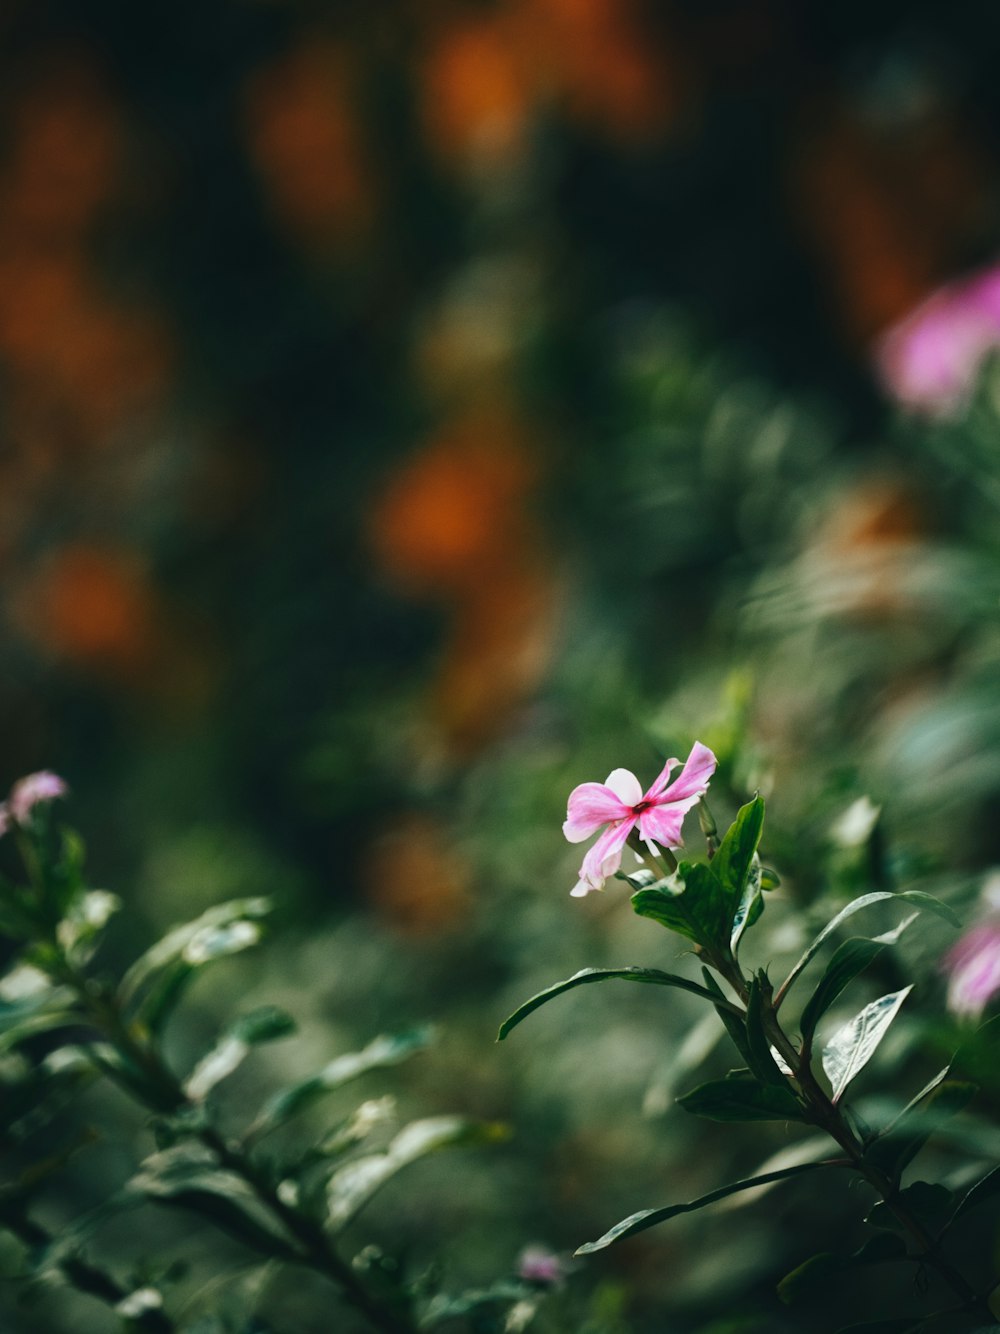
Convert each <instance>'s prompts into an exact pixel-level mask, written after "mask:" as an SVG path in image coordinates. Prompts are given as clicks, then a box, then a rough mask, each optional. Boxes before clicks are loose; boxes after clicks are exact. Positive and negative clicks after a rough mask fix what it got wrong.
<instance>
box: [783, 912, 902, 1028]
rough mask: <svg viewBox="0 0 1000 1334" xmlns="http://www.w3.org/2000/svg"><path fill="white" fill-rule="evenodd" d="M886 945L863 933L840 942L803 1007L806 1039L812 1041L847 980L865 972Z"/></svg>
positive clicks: (802, 1023) (802, 1025)
mask: <svg viewBox="0 0 1000 1334" xmlns="http://www.w3.org/2000/svg"><path fill="white" fill-rule="evenodd" d="M884 948H885V946H884V945H883V944H881V943H880V942H878V941H874V940H867V939H866V938H865V937H863V936H854V937H852V939H850V940H845V941H844V942H843V943H842V944H841V945H838V946H837V949H836V951H835V953H834V955H833V958H832V959H831V960H830V962H829V963H828V964H827V966H826V971H825V972H824V973H823V976H822V977H821V978H820V980H819V983H818V984H817V986H816V990H815V991H814V992H813V994H812V995H811V996H810V997H809V999H808V1001H807V1002H806V1005H805V1009H804V1010H803V1011H802V1018H801V1020H800V1028H801V1030H802V1037H803V1038H804V1039H805V1041H806V1043H808V1044H810V1045H811V1043H812V1038H813V1034H814V1033H815V1031H816V1025H817V1024H818V1023H819V1021H820V1019H821V1018H822V1017H823V1015H824V1014H825V1013H826V1012H827V1010H828V1009H829V1008H830V1006H831V1005H832V1004H833V1002H834V1001H835V1000H836V999H837V997H838V996H839V995H840V993H841V992H842V991H843V990H844V988H845V987H846V986H847V984H848V983H849V982H852V981H853V980H854V978H856V977H857V976H858V974H859V973H861V972H864V970H865V969H866V968H867V967H868V965H869V964H870V963H871V962H872V960H873V959H875V958H876V957H877V956H878V955H879V954H881V953H882V950H883V949H884Z"/></svg>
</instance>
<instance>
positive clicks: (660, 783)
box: [646, 760, 680, 798]
mask: <svg viewBox="0 0 1000 1334" xmlns="http://www.w3.org/2000/svg"><path fill="white" fill-rule="evenodd" d="M679 764H680V760H667V762H666V764H665V765H664V766H663V768H662V769H661V770H660V775H659V777H658V778H657V780H656V782H655V783H654V784H653V785H652V787H651V788H650V789H649V791H648V792H647V793H646V797H647V798H649V797H658V796H659V795H660V793H661V792H662V791H663V789H664V788H665V787H666V786H667V779H668V778H669V777H670V775H671V773H672V772H673V771H674V769H676V768H677V766H678V765H679Z"/></svg>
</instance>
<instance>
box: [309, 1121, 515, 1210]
mask: <svg viewBox="0 0 1000 1334" xmlns="http://www.w3.org/2000/svg"><path fill="white" fill-rule="evenodd" d="M507 1133H508V1132H507V1129H506V1127H505V1126H502V1125H497V1124H493V1123H483V1122H481V1121H470V1120H468V1119H467V1118H465V1117H462V1116H432V1117H427V1118H426V1119H425V1120H422V1121H413V1122H411V1123H410V1125H408V1126H404V1128H403V1129H402V1130H401V1131H400V1132H399V1134H398V1135H396V1137H395V1138H394V1139H393V1140H392V1142H391V1143H390V1144H389V1147H388V1148H387V1149H386V1151H385V1152H384V1153H373V1154H367V1155H365V1157H363V1158H356V1159H355V1160H354V1161H353V1162H351V1163H346V1164H345V1165H344V1166H343V1167H341V1168H338V1169H337V1171H336V1172H334V1173H333V1175H332V1176H331V1177H330V1179H329V1181H328V1183H327V1188H326V1203H327V1225H328V1226H329V1227H331V1228H340V1227H343V1226H345V1224H347V1223H349V1222H350V1221H351V1219H352V1218H353V1217H354V1216H355V1214H357V1212H358V1211H359V1210H360V1209H361V1208H362V1207H363V1206H364V1205H366V1204H367V1203H368V1201H369V1200H370V1199H371V1197H372V1196H373V1195H374V1194H375V1192H376V1191H377V1190H379V1189H380V1188H381V1187H382V1186H383V1185H385V1183H386V1182H387V1181H388V1180H389V1179H390V1178H391V1177H394V1176H395V1175H396V1173H397V1172H399V1171H400V1170H401V1169H402V1168H404V1167H408V1166H409V1164H410V1163H414V1162H416V1161H417V1159H419V1158H423V1157H425V1156H426V1155H427V1154H429V1153H436V1152H437V1150H438V1149H444V1148H448V1147H453V1146H457V1145H473V1144H489V1143H494V1142H496V1141H497V1140H500V1139H505V1138H506V1137H507Z"/></svg>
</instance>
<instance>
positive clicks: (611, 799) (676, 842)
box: [563, 741, 717, 898]
mask: <svg viewBox="0 0 1000 1334" xmlns="http://www.w3.org/2000/svg"><path fill="white" fill-rule="evenodd" d="M678 764H680V760H667V762H666V764H665V765H664V766H663V771H662V773H661V774H660V776H659V777H658V778H657V780H656V782H655V783H654V784H653V786H652V787H651V788H650V789H649V791H648V792H646V793H645V794H644V793H643V791H642V788H641V787H640V786H639V780H638V778H636V776H635V774H633V773H631V772H630V771H629V770H628V769H615V770H614V771H613V772H612V773H610V774H608V777H607V781H606V782H604V783H581V784H580V786H579V787H576V788H574V789H573V791H572V792H571V793H570V794H569V806H568V809H567V811H566V823H565V824H564V825H563V833H564V834H565V835H566V837H567V838H568V839H569V841H570V842H571V843H581V842H582V841H583V840H584V839H585V838H590V836H591V834H594V833H596V832H597V830H598V829H600V827H601V826H602V825H607V828H606V829H605V830H604V833H603V834H602V835H601V836H600V838H599V839H598V840H597V842H596V843H595V844H594V846H593V847H592V848H591V849H590V851H589V852H588V853H587V855H586V856H585V857H584V859H583V865H582V866H581V867H580V880H579V882H578V884H577V885H576V887H575V888H574V889H573V890H572V891H571V893H572V894H573V895H575V896H576V897H577V898H581V897H582V896H583V895H584V894H589V893H590V891H591V890H592V889H603V888H604V882H605V880H607V878H608V877H609V876H612V875H614V873H615V872H616V871H617V870H618V868H619V866H620V865H621V861H622V850H623V848H624V847H625V844H626V842H627V840H628V836H629V834H631V832H632V830H633V829H635V828H636V827H637V826H638V829H639V837H640V838H641V839H642V840H643V841H644V842H645V843H647V844H648V845H649V846H650V848H651V849H652V851H653V852H658V851H659V847H658V846H657V845H658V844H659V845H662V846H663V847H665V848H679V847H680V846H681V845H682V843H683V841H684V840H683V839H682V838H681V825H682V824H683V822H684V816H685V815H686V814H687V812H688V811H689V810H690V809H691V807H692V806H695V805H697V803H698V801H699V800H700V798H701V796H702V795H703V793H705V792H706V791H707V790H708V780H709V779H710V778H711V777H712V774H713V773H714V772H715V766H716V764H717V760H716V758H715V756H714V755H713V754H712V752H711V751H710V750H709V749H708V747H707V746H703V745H702V744H701V742H700V741H696V742H695V743H694V745H693V746H692V748H691V754H690V755H689V756H688V757H687V761H686V763H685V765H684V768H683V769H682V770H681V772H680V774H679V775H678V777H677V778H676V779H675V780H674V782H672V783H671V784H670V785H669V787H668V786H667V780H668V779H669V777H670V774H671V771H672V770H674V769H675V768H676V767H677V765H678Z"/></svg>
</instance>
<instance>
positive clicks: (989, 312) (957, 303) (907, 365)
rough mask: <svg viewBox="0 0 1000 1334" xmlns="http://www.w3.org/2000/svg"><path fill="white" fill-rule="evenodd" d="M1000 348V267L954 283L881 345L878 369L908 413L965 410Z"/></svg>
mask: <svg viewBox="0 0 1000 1334" xmlns="http://www.w3.org/2000/svg"><path fill="white" fill-rule="evenodd" d="M997 347H1000V265H994V266H992V267H990V268H988V269H983V270H981V271H980V272H978V273H975V274H973V275H971V276H970V277H968V278H964V279H960V280H958V281H957V282H953V283H949V284H947V285H946V286H944V287H941V288H939V289H938V290H937V291H936V292H934V293H932V295H931V296H929V297H928V298H927V300H926V301H924V302H922V303H921V304H920V305H919V306H917V308H916V309H915V310H913V311H911V312H910V314H909V315H907V316H906V317H905V318H904V319H902V320H900V321H899V322H898V323H897V324H894V325H893V326H892V328H891V329H889V330H888V332H886V333H885V334H883V335H882V337H881V338H880V339H879V341H878V344H877V346H876V349H875V364H876V368H877V370H878V373H879V376H880V378H881V379H882V381H883V383H884V384H885V387H886V388H887V389H888V391H889V393H890V394H891V395H892V396H893V397H894V398H895V399H897V400H899V402H901V403H903V404H905V405H906V406H907V407H910V408H914V409H916V410H922V411H926V412H931V413H938V414H947V413H949V412H955V411H957V410H960V409H961V407H962V405H963V403H964V402H965V400H966V398H967V397H968V394H969V391H970V390H971V389H972V386H973V384H974V383H975V378H976V374H977V372H978V371H979V367H980V365H981V363H982V362H983V360H984V358H985V357H986V355H987V353H988V352H990V351H991V350H992V349H994V348H997Z"/></svg>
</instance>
